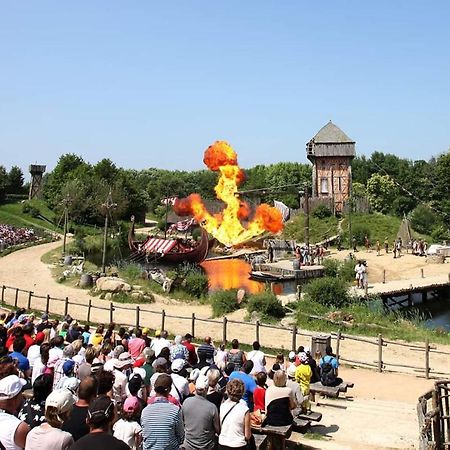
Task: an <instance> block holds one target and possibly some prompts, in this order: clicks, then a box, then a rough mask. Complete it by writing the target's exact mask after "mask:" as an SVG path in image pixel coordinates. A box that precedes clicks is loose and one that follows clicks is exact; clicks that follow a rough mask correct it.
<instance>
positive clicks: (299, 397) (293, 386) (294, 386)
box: [286, 365, 320, 408]
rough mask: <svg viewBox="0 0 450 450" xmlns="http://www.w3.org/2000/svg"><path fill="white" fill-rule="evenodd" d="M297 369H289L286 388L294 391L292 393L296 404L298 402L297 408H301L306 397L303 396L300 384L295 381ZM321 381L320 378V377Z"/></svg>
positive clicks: (293, 367) (292, 367) (290, 367)
mask: <svg viewBox="0 0 450 450" xmlns="http://www.w3.org/2000/svg"><path fill="white" fill-rule="evenodd" d="M296 369H297V366H294V365H291V366H289V367H288V368H287V370H286V375H287V380H286V386H287V387H288V388H289V389H290V390H291V391H292V393H293V394H294V398H295V402H296V407H297V408H300V407H301V405H302V403H303V400H304V397H303V394H302V390H301V388H300V384H298V383H297V382H296V381H295V371H296ZM319 379H320V377H319Z"/></svg>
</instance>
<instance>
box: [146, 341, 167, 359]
mask: <svg viewBox="0 0 450 450" xmlns="http://www.w3.org/2000/svg"><path fill="white" fill-rule="evenodd" d="M171 345H172V344H171V343H170V341H168V340H167V339H164V338H159V339H158V340H157V341H153V342H152V343H151V345H150V348H152V349H153V350H154V352H155V358H157V357H158V356H159V354H160V353H161V350H162V349H163V348H164V347H167V348H170V347H171Z"/></svg>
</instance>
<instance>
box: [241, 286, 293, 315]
mask: <svg viewBox="0 0 450 450" xmlns="http://www.w3.org/2000/svg"><path fill="white" fill-rule="evenodd" d="M247 311H248V312H249V314H251V313H252V312H253V311H256V312H257V313H259V314H260V315H261V318H262V319H265V320H270V319H273V318H276V319H281V318H282V317H284V316H285V311H284V308H283V305H282V304H281V302H280V301H279V300H278V298H277V296H276V295H275V294H273V293H272V292H261V293H259V294H254V295H252V296H250V298H249V299H248V302H247Z"/></svg>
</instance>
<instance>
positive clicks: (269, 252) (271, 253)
mask: <svg viewBox="0 0 450 450" xmlns="http://www.w3.org/2000/svg"><path fill="white" fill-rule="evenodd" d="M267 257H268V258H269V262H270V263H271V262H273V246H272V244H271V243H270V242H269V245H268V247H267Z"/></svg>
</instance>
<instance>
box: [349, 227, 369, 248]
mask: <svg viewBox="0 0 450 450" xmlns="http://www.w3.org/2000/svg"><path fill="white" fill-rule="evenodd" d="M352 234H353V237H354V238H355V239H356V243H357V244H358V245H364V239H365V237H366V236H367V237H368V238H369V239H370V227H369V226H368V225H364V224H357V225H355V226H354V227H353V230H352Z"/></svg>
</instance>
